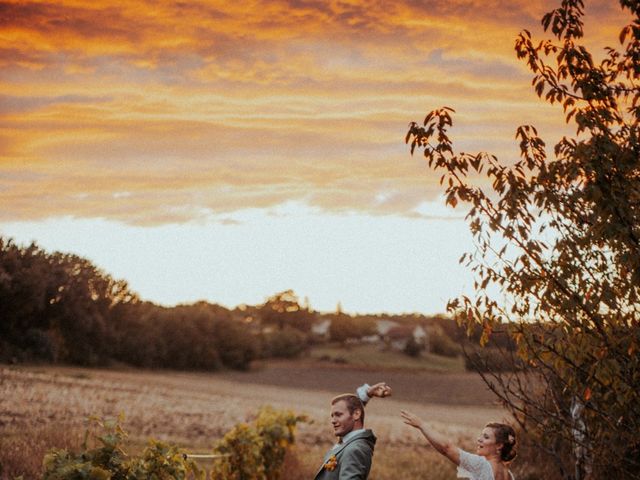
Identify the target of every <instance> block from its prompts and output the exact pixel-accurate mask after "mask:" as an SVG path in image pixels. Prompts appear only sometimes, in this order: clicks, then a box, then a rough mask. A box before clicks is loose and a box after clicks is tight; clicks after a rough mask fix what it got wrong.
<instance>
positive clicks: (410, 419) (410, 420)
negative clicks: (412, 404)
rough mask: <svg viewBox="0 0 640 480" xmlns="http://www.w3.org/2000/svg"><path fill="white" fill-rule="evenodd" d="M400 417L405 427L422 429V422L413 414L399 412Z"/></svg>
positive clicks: (403, 411)
mask: <svg viewBox="0 0 640 480" xmlns="http://www.w3.org/2000/svg"><path fill="white" fill-rule="evenodd" d="M400 415H401V416H402V419H403V420H404V423H406V424H407V425H410V426H412V427H414V428H417V429H422V420H420V418H418V417H417V416H416V415H414V414H413V413H411V412H407V411H405V410H401V411H400Z"/></svg>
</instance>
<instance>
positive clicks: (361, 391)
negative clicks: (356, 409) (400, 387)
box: [356, 382, 392, 405]
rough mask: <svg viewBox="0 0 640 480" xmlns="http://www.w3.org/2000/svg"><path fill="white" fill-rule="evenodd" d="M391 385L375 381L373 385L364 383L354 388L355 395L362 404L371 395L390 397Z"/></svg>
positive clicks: (370, 397)
mask: <svg viewBox="0 0 640 480" xmlns="http://www.w3.org/2000/svg"><path fill="white" fill-rule="evenodd" d="M391 393H392V391H391V387H390V386H389V385H387V384H386V382H380V383H376V384H374V385H369V384H368V383H365V384H364V385H361V386H359V387H358V388H357V389H356V395H358V398H359V399H360V400H361V401H362V403H363V404H365V405H366V404H367V403H368V402H369V400H371V399H372V398H373V397H381V398H384V397H390V396H391Z"/></svg>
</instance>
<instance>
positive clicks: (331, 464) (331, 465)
mask: <svg viewBox="0 0 640 480" xmlns="http://www.w3.org/2000/svg"><path fill="white" fill-rule="evenodd" d="M337 466H338V459H337V458H336V456H335V455H331V456H330V457H329V459H328V460H327V461H326V463H325V464H324V468H325V470H329V471H330V472H333V471H334V470H335V469H336V467H337Z"/></svg>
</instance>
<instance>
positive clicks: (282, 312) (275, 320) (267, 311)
mask: <svg viewBox="0 0 640 480" xmlns="http://www.w3.org/2000/svg"><path fill="white" fill-rule="evenodd" d="M259 312H260V317H261V318H262V323H263V324H265V325H274V326H276V327H277V328H278V329H280V330H283V329H284V328H285V327H286V326H289V327H292V328H295V329H298V330H300V331H302V332H305V333H309V332H310V331H311V326H312V325H313V320H314V314H313V313H312V312H311V311H310V309H309V307H307V306H305V307H303V306H301V305H300V299H299V298H298V296H297V295H296V294H295V293H294V291H293V290H285V291H284V292H279V293H276V294H275V295H273V296H271V297H269V298H268V299H267V301H266V302H265V303H264V304H263V305H262V306H261V307H260V309H259Z"/></svg>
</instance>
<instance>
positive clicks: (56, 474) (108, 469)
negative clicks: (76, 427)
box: [42, 418, 205, 480]
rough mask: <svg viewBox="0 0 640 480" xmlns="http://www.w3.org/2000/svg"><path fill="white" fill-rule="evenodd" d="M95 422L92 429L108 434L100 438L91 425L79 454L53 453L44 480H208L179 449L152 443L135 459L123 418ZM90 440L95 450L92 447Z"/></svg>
mask: <svg viewBox="0 0 640 480" xmlns="http://www.w3.org/2000/svg"><path fill="white" fill-rule="evenodd" d="M91 420H92V424H91V426H94V427H99V428H100V429H101V430H103V431H104V433H103V434H102V435H97V434H96V433H93V432H92V431H91V426H90V428H88V429H87V433H86V435H85V441H84V443H83V445H82V451H81V452H79V453H73V452H70V451H68V450H66V449H53V450H51V451H50V452H49V453H48V454H47V455H45V457H44V460H43V466H44V474H43V476H42V479H43V480H80V479H92V480H103V479H104V480H135V479H138V478H149V479H158V480H161V479H179V480H186V479H199V480H204V478H205V474H204V472H203V471H201V470H200V469H199V468H198V466H197V465H196V464H195V463H194V462H192V461H191V460H187V457H186V455H185V454H184V453H183V452H181V451H180V450H179V449H178V448H177V447H174V446H169V445H167V444H164V443H161V442H157V441H154V440H150V441H149V446H148V447H147V448H146V449H145V450H144V452H143V453H142V456H141V457H131V456H129V455H128V454H127V453H126V452H125V450H124V448H123V443H124V440H125V439H126V437H127V434H126V432H125V431H124V429H123V428H122V426H121V421H122V418H119V419H115V420H107V421H104V422H103V421H101V420H100V419H91ZM90 441H91V443H92V444H93V445H94V446H93V448H89V442H90Z"/></svg>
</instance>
